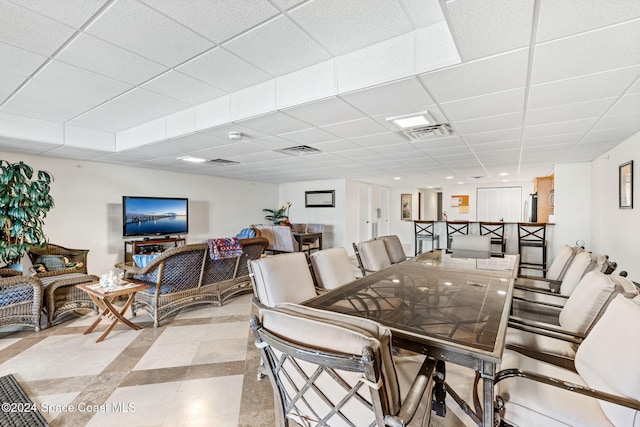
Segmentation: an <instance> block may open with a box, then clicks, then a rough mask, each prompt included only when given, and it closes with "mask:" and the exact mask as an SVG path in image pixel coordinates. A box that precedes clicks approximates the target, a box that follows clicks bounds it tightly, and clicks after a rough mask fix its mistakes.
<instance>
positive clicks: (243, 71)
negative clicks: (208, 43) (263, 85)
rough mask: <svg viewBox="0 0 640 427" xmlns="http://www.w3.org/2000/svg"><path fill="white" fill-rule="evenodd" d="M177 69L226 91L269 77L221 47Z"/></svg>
mask: <svg viewBox="0 0 640 427" xmlns="http://www.w3.org/2000/svg"><path fill="white" fill-rule="evenodd" d="M177 70H178V71H180V72H183V73H185V74H188V75H190V76H193V77H195V78H197V79H199V80H202V81H203V82H205V83H208V84H210V85H212V86H215V87H218V88H220V89H222V90H225V91H227V92H233V91H236V90H240V89H244V88H246V87H249V86H251V85H254V84H256V83H260V82H263V81H265V80H268V79H270V78H271V76H270V75H269V74H267V73H265V72H264V71H262V70H260V69H258V68H256V67H255V66H253V65H251V64H249V63H248V62H246V61H244V60H242V59H240V58H238V57H237V56H235V55H232V54H231V53H229V52H228V51H226V50H224V49H221V48H217V49H213V50H212V51H211V52H207V53H206V54H204V55H202V56H199V57H198V58H196V59H194V60H193V61H189V62H188V63H186V64H184V65H182V66H180V67H178V68H177Z"/></svg>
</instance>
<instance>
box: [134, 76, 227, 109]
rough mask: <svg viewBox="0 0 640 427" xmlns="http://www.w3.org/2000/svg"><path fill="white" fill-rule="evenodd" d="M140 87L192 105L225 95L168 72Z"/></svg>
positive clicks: (202, 84) (188, 77) (216, 89)
mask: <svg viewBox="0 0 640 427" xmlns="http://www.w3.org/2000/svg"><path fill="white" fill-rule="evenodd" d="M142 87H143V88H145V89H149V90H152V91H154V92H156V93H159V94H162V95H166V96H170V97H172V98H174V99H179V100H181V101H183V102H187V103H189V104H192V105H195V104H200V103H204V102H206V101H209V100H211V99H214V98H218V97H221V96H223V95H225V94H226V92H224V91H223V90H220V89H218V88H215V87H213V86H210V85H208V84H206V83H203V82H201V81H200V80H197V79H194V78H193V77H190V76H187V75H186V74H182V73H179V72H177V71H169V72H168V73H165V74H163V75H162V76H160V77H158V78H157V79H153V80H151V81H150V82H148V83H145V84H144V85H142Z"/></svg>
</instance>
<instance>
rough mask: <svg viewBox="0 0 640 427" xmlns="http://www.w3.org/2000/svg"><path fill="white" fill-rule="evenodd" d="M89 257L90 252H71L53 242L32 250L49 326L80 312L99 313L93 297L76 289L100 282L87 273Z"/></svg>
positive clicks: (84, 250)
mask: <svg viewBox="0 0 640 427" xmlns="http://www.w3.org/2000/svg"><path fill="white" fill-rule="evenodd" d="M88 254H89V250H88V249H69V248H65V247H64V246H60V245H55V244H53V243H48V244H46V245H45V246H43V247H38V246H32V247H31V248H29V259H30V260H31V263H32V264H33V268H34V270H35V272H36V273H35V277H36V278H38V279H39V280H40V281H41V282H42V286H43V289H44V300H43V307H44V309H45V311H46V314H47V324H48V325H49V326H51V325H52V324H53V323H54V322H55V321H56V320H58V319H59V318H60V317H61V316H62V315H64V314H66V313H68V312H71V311H75V310H78V309H83V310H92V311H93V312H94V313H95V314H98V307H96V305H95V303H94V302H93V301H92V300H91V298H90V297H89V295H88V294H87V293H86V292H84V291H82V290H81V289H78V288H77V287H76V285H79V284H82V283H91V282H97V281H99V280H100V278H99V277H98V276H95V275H92V274H88V273H87V271H88V270H87V256H88Z"/></svg>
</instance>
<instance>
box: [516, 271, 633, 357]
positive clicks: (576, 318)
mask: <svg viewBox="0 0 640 427" xmlns="http://www.w3.org/2000/svg"><path fill="white" fill-rule="evenodd" d="M619 294H621V295H623V296H624V297H626V298H633V297H635V296H637V295H638V289H637V288H636V286H635V285H634V284H633V282H632V281H631V280H629V279H627V278H626V277H622V276H612V275H606V274H604V273H601V272H599V271H590V272H589V273H587V274H586V275H585V276H584V277H583V278H582V280H580V283H578V286H577V287H576V289H575V290H574V291H573V292H572V293H571V295H570V296H569V298H568V299H567V302H566V303H565V305H564V306H563V307H562V308H561V309H560V312H559V314H558V316H557V317H555V318H554V317H553V316H547V317H546V318H545V321H546V322H547V323H541V322H540V321H539V320H540V319H539V318H537V317H536V320H537V321H530V320H527V319H523V318H514V317H511V318H510V322H509V328H507V335H506V338H505V345H506V347H507V348H510V349H512V350H516V351H519V352H521V353H523V354H527V355H529V356H532V357H535V358H537V359H542V360H547V361H552V363H556V364H561V365H563V366H568V367H570V366H571V365H572V364H573V359H574V358H575V354H576V350H577V349H578V345H579V344H580V343H581V342H582V341H583V340H584V338H585V337H586V336H587V334H588V333H589V331H590V329H591V327H592V326H593V325H594V323H595V322H596V320H597V319H598V318H599V317H600V316H601V315H602V314H603V313H604V311H605V309H607V307H608V305H609V303H610V302H611V301H612V300H613V298H614V297H615V296H616V295H619ZM532 305H533V307H535V306H538V307H542V308H543V310H544V312H545V313H548V305H546V304H542V305H538V304H535V303H533V304H532ZM532 311H533V310H532Z"/></svg>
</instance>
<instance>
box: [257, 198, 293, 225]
mask: <svg viewBox="0 0 640 427" xmlns="http://www.w3.org/2000/svg"><path fill="white" fill-rule="evenodd" d="M290 207H291V202H287V204H286V205H282V206H280V209H276V210H273V209H262V210H263V211H264V212H269V215H266V216H265V217H264V219H266V220H267V221H271V222H273V223H274V224H275V225H291V223H290V222H289V208H290Z"/></svg>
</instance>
